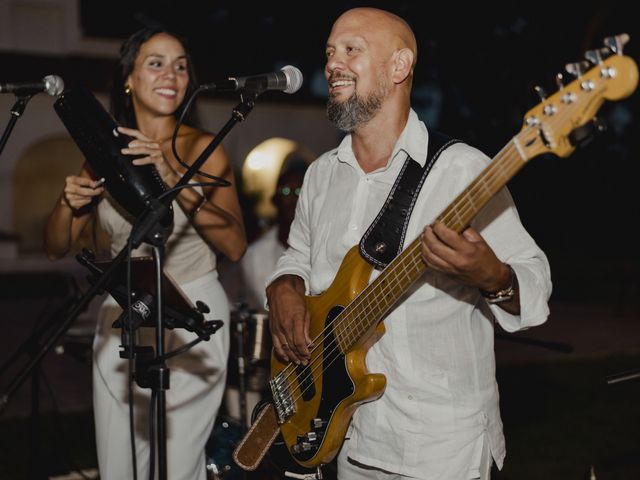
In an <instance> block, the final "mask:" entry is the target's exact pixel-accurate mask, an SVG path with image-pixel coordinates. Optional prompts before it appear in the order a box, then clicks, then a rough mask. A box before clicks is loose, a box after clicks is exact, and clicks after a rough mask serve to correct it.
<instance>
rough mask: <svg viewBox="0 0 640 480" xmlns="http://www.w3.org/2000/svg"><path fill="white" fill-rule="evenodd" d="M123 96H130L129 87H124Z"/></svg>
mask: <svg viewBox="0 0 640 480" xmlns="http://www.w3.org/2000/svg"><path fill="white" fill-rule="evenodd" d="M124 94H125V95H127V96H128V95H131V87H130V86H129V85H125V86H124Z"/></svg>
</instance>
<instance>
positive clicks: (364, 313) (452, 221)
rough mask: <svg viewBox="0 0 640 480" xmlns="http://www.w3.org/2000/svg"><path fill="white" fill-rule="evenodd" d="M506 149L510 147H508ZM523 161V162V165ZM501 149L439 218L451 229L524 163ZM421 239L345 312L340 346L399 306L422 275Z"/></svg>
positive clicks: (344, 346)
mask: <svg viewBox="0 0 640 480" xmlns="http://www.w3.org/2000/svg"><path fill="white" fill-rule="evenodd" d="M505 148H506V147H505ZM520 163H521V164H520ZM520 163H519V159H517V158H516V162H514V161H513V157H512V156H509V155H507V154H505V153H503V152H500V153H499V154H498V155H497V156H496V158H495V159H494V161H493V162H492V163H491V164H489V166H487V167H486V168H485V170H483V172H482V173H481V174H480V176H479V177H478V178H477V179H476V180H475V181H474V182H473V183H472V184H471V185H469V186H468V187H467V188H466V189H464V190H463V191H462V192H461V193H460V194H459V195H458V197H457V198H456V200H455V201H454V202H453V203H451V204H450V205H449V207H447V208H446V209H445V210H444V211H443V212H442V214H441V215H440V216H439V217H438V220H439V221H442V222H443V223H445V225H447V226H448V227H449V228H451V229H453V230H455V231H457V232H462V230H463V229H464V228H466V226H467V225H468V224H469V222H470V221H471V219H472V218H473V217H474V216H475V215H476V213H477V212H478V211H479V210H480V209H481V208H482V207H483V206H484V205H486V203H487V202H488V201H489V200H490V199H491V198H492V196H493V195H494V194H495V193H496V192H497V191H498V190H499V189H500V188H502V187H503V186H504V185H505V184H506V182H507V181H508V180H509V179H510V178H511V177H512V176H513V174H514V173H515V172H517V170H519V168H520V167H521V166H522V164H524V162H520ZM419 241H420V240H419V239H415V240H414V241H413V242H412V243H411V244H410V245H409V246H408V247H407V248H406V249H405V251H403V252H402V253H401V254H400V255H398V257H396V258H395V259H394V260H393V261H392V262H391V263H390V264H389V265H388V266H387V268H386V269H385V270H384V271H383V272H382V273H381V274H380V275H379V276H378V277H377V278H376V279H375V280H374V281H373V282H372V283H371V284H370V285H368V286H367V287H365V289H364V290H363V291H362V292H361V294H360V295H359V296H358V297H357V299H360V298H362V299H361V300H360V301H357V302H355V303H354V304H352V305H350V306H349V307H348V308H347V310H346V311H345V312H343V313H344V318H343V322H342V323H343V324H344V325H343V327H342V328H341V329H340V336H341V339H340V347H341V348H342V349H343V350H344V351H346V350H348V349H349V348H351V347H352V346H353V345H355V344H356V343H357V342H358V341H359V340H360V338H361V337H362V336H363V335H364V334H366V333H367V331H368V330H369V329H370V328H371V327H373V326H374V325H375V324H376V323H377V322H378V321H379V320H380V319H381V318H383V317H384V315H386V313H387V312H388V311H389V310H390V309H391V308H392V307H393V305H395V303H396V302H397V301H398V299H399V298H400V297H401V296H402V295H403V294H404V292H405V291H406V290H407V289H408V288H409V287H410V286H411V285H412V284H413V283H414V282H415V281H416V280H417V279H418V278H419V277H420V276H421V275H422V273H423V272H424V270H425V269H426V265H425V264H424V262H423V261H422V256H421V250H420V246H419Z"/></svg>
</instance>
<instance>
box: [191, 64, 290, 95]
mask: <svg viewBox="0 0 640 480" xmlns="http://www.w3.org/2000/svg"><path fill="white" fill-rule="evenodd" d="M301 86H302V72H301V71H300V70H299V69H298V68H296V67H294V66H292V65H287V66H286V67H282V70H280V71H279V72H269V73H261V74H258V75H250V76H247V77H229V78H227V79H225V80H221V81H219V82H214V83H207V84H205V85H200V88H201V89H203V90H215V91H217V92H236V91H238V90H247V91H252V92H257V93H262V92H264V91H266V90H281V91H283V92H284V93H295V92H297V91H298V90H300V87H301Z"/></svg>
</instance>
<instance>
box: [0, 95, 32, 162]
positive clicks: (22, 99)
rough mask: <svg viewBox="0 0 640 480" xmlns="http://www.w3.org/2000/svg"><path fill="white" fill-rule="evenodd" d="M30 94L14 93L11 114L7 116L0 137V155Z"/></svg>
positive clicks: (29, 98)
mask: <svg viewBox="0 0 640 480" xmlns="http://www.w3.org/2000/svg"><path fill="white" fill-rule="evenodd" d="M31 97H32V95H16V99H17V100H16V103H15V104H14V105H13V107H11V116H10V117H9V122H8V123H7V126H6V127H5V129H4V133H3V134H2V138H1V139H0V155H2V151H3V150H4V146H5V144H6V143H7V140H8V139H9V135H11V131H12V130H13V127H14V126H15V124H16V122H17V121H18V118H20V117H21V116H22V114H23V113H24V109H25V108H26V106H27V102H28V101H29V100H31Z"/></svg>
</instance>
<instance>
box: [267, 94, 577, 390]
mask: <svg viewBox="0 0 640 480" xmlns="http://www.w3.org/2000/svg"><path fill="white" fill-rule="evenodd" d="M574 83H575V82H574ZM573 103H574V104H572V105H571V107H572V108H573V107H575V106H576V102H573ZM569 110H571V108H567V109H564V110H563V112H561V113H560V114H558V115H556V116H555V121H558V120H560V119H561V118H562V117H565V116H566V115H568V114H569V113H570V112H569ZM553 121H554V119H550V120H549V123H553ZM525 130H526V129H523V130H522V131H521V132H519V133H518V134H517V135H516V137H517V136H519V135H522V134H523V133H524V132H525ZM535 130H538V129H537V128H535ZM547 131H549V129H547ZM510 143H513V142H510ZM503 151H505V152H506V150H505V149H503ZM500 153H502V152H500ZM500 153H499V154H498V155H500ZM517 153H518V155H520V152H517ZM498 155H496V159H495V160H496V161H493V162H491V163H490V164H489V166H488V168H487V169H486V171H485V172H483V174H482V175H481V176H484V177H487V178H488V177H489V175H488V173H489V171H490V170H491V169H492V168H493V166H496V167H497V166H498V165H497V164H498V163H500V162H499V161H498V158H497V157H498ZM534 156H535V155H534ZM530 158H533V156H531V157H529V159H530ZM529 159H522V158H520V162H521V164H520V165H517V164H516V166H515V168H512V173H511V174H510V175H509V177H508V178H507V179H506V180H505V181H504V182H503V183H502V185H501V186H500V187H498V188H496V189H495V192H494V193H490V195H489V197H488V198H487V199H486V201H484V202H482V203H481V206H480V207H478V208H476V209H475V211H476V212H477V211H479V210H480V208H482V207H483V206H484V205H485V204H486V203H487V202H488V201H489V200H490V199H491V198H492V197H493V195H494V194H495V193H497V191H498V189H499V188H502V187H503V186H504V185H506V183H507V182H508V181H509V180H510V179H511V178H513V176H514V175H515V173H517V171H518V170H519V169H520V168H522V166H524V164H525V163H526V162H527V161H528V160H529ZM514 160H517V158H515V159H514ZM490 167H491V168H490ZM494 169H495V168H494ZM501 174H502V175H503V176H504V170H503V171H501ZM480 184H482V186H485V187H486V185H485V183H483V182H479V181H478V182H473V183H472V185H471V186H470V187H471V188H469V187H467V189H465V190H468V191H467V192H466V193H465V191H463V192H462V194H460V196H459V197H457V198H458V199H459V200H460V201H463V200H464V196H467V197H469V195H470V194H471V193H472V192H473V189H474V188H475V186H476V185H480ZM458 203H460V202H458ZM473 206H474V207H475V205H473ZM458 211H459V210H457V209H455V208H454V207H449V208H448V209H446V210H445V212H443V214H441V215H440V217H442V220H441V221H443V222H445V224H446V217H447V214H448V213H451V214H456V215H457V216H458V220H460V215H459V214H458V213H457V212H458ZM440 217H438V218H440ZM466 223H467V222H459V224H460V225H459V228H460V229H462V228H463V227H464V226H465V224H466ZM419 245H420V244H419V242H417V241H416V240H414V241H413V242H412V244H411V245H410V247H409V248H408V249H407V251H408V254H407V255H404V252H403V254H401V257H402V258H401V259H400V260H399V261H398V262H392V264H390V265H389V266H390V267H393V268H392V270H391V271H390V272H391V273H393V274H396V273H397V272H395V270H397V269H399V267H398V268H396V267H397V266H396V265H394V264H395V263H397V264H398V265H399V266H402V262H403V261H404V260H405V257H408V258H410V259H411V260H412V262H413V267H414V268H415V267H416V266H417V265H419V263H418V262H416V260H418V259H419V258H420V257H419V256H414V257H416V258H412V255H413V251H412V250H414V249H415V247H417V246H419ZM399 258H400V257H399ZM404 270H406V267H405V268H404ZM418 270H420V268H418ZM403 273H405V275H406V271H405V272H403ZM417 273H418V275H417V276H416V278H414V279H411V277H409V283H408V285H407V287H408V286H410V285H411V284H412V283H413V282H414V281H415V280H417V278H418V277H419V274H420V273H422V272H420V271H418V272H417ZM383 274H384V276H385V277H387V276H390V274H389V275H388V274H386V272H383ZM381 276H382V274H381V275H380V276H379V277H377V278H380V277H381ZM396 277H397V275H396ZM383 281H384V280H383ZM374 283H375V280H374V282H372V283H371V284H370V285H368V286H367V287H365V291H364V292H363V293H364V295H362V297H363V298H362V301H365V300H366V297H367V296H368V295H369V294H370V293H371V290H375V288H372V289H369V287H371V286H373V284H374ZM379 283H380V282H379ZM384 288H386V287H383V288H382V289H381V290H384ZM392 288H394V287H392ZM359 298H360V295H358V297H356V299H355V300H358V299H359ZM396 301H397V299H396ZM360 303H362V302H360ZM393 304H395V301H394V302H393ZM393 304H391V305H389V306H385V309H384V310H383V312H382V315H380V318H381V317H382V316H384V314H386V313H387V312H388V310H389V308H390V307H391V306H393ZM352 307H353V308H352ZM356 308H358V305H356V306H353V304H350V305H348V306H347V307H346V308H345V309H344V310H343V312H346V311H347V310H349V312H347V313H345V315H344V316H345V317H347V316H348V315H349V314H350V313H352V312H353V310H356ZM343 312H340V314H339V315H338V317H336V319H334V322H337V323H338V324H340V323H344V322H345V321H347V320H348V319H347V318H340V317H341V316H342V314H343ZM352 323H358V322H357V319H354V322H352ZM331 325H333V323H332V324H331ZM331 325H329V326H327V327H325V329H324V330H323V332H321V334H320V335H319V336H318V337H316V338H319V337H320V336H321V335H323V333H324V332H326V331H327V329H328V328H329V327H330V326H331ZM368 328H370V327H366V328H365V332H366V330H367V329H368ZM363 333H364V332H362V333H359V334H358V335H362V334H363ZM354 345H355V343H354ZM352 346H353V345H352ZM337 348H339V345H337V346H336V347H335V348H334V349H333V351H331V352H329V355H331V354H332V353H333V352H334V351H335V350H336V349H337ZM314 350H315V348H314V349H313V350H312V354H313V351H314ZM347 350H348V349H347ZM325 356H326V354H325ZM339 356H340V355H337V356H336V358H339ZM316 358H317V357H316ZM334 360H335V358H334V359H332V360H331V362H330V364H329V365H331V364H332V363H333V361H334ZM285 368H286V367H285ZM314 370H316V368H314V369H313V370H312V373H313V371H314ZM281 373H282V372H281ZM279 375H280V374H279ZM304 380H308V377H307V378H306V379H303V381H304ZM302 393H304V392H302ZM298 399H299V397H298ZM295 401H297V399H296V400H295Z"/></svg>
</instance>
